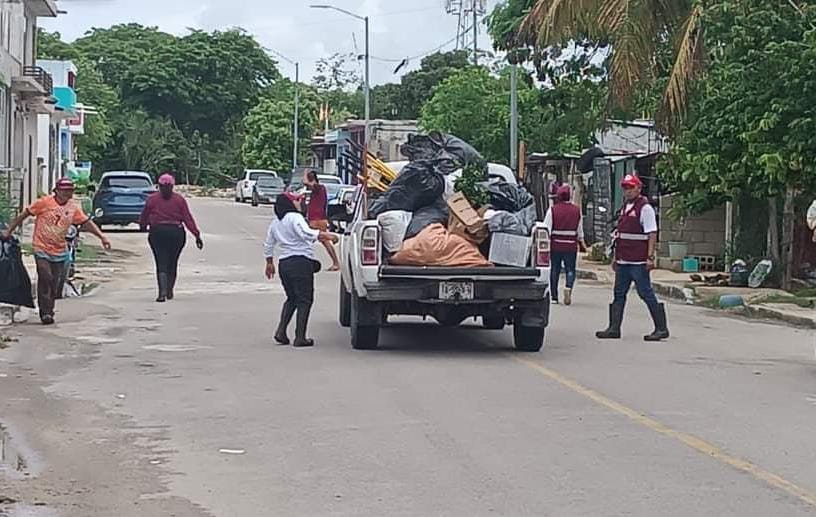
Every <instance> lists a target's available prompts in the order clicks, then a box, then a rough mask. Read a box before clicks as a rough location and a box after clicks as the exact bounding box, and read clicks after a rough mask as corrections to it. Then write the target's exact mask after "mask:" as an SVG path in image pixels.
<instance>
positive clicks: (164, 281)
mask: <svg viewBox="0 0 816 517" xmlns="http://www.w3.org/2000/svg"><path fill="white" fill-rule="evenodd" d="M169 284H170V278H169V277H168V276H167V273H159V296H158V298H156V301H157V302H158V303H164V302H166V301H167V286H168V285H169Z"/></svg>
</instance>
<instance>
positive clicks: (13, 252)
mask: <svg viewBox="0 0 816 517" xmlns="http://www.w3.org/2000/svg"><path fill="white" fill-rule="evenodd" d="M0 303H7V304H10V305H20V306H22V307H29V308H31V309H33V308H34V298H33V296H32V294H31V278H30V277H29V276H28V271H27V270H26V268H25V265H24V264H23V253H22V251H21V250H20V241H18V240H17V239H9V240H7V241H2V242H0Z"/></svg>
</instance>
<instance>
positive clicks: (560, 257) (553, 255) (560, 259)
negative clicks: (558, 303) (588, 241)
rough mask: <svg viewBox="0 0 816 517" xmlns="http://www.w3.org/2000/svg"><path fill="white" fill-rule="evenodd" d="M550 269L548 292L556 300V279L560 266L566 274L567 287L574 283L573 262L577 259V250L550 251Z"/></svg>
mask: <svg viewBox="0 0 816 517" xmlns="http://www.w3.org/2000/svg"><path fill="white" fill-rule="evenodd" d="M550 259H551V261H552V265H551V266H552V269H550V293H551V294H552V299H553V300H558V280H559V279H560V278H561V266H562V265H563V267H564V271H565V272H566V274H567V287H568V288H569V289H572V286H574V285H575V264H576V263H577V261H578V252H577V251H553V252H550Z"/></svg>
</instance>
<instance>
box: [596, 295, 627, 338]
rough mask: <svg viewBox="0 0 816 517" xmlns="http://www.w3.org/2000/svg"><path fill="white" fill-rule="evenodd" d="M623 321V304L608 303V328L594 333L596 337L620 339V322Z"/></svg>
mask: <svg viewBox="0 0 816 517" xmlns="http://www.w3.org/2000/svg"><path fill="white" fill-rule="evenodd" d="M622 323H623V305H621V304H615V303H613V304H610V305H609V328H607V329H606V330H600V331H598V332H596V333H595V337H597V338H598V339H620V337H621V324H622Z"/></svg>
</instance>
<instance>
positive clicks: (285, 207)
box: [264, 192, 337, 347]
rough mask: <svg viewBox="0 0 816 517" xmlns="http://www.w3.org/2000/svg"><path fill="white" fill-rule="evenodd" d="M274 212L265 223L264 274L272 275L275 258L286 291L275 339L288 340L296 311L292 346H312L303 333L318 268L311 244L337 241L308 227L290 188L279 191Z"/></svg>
mask: <svg viewBox="0 0 816 517" xmlns="http://www.w3.org/2000/svg"><path fill="white" fill-rule="evenodd" d="M275 215H276V216H277V218H276V219H275V220H274V221H272V224H271V225H269V231H268V232H267V236H266V242H265V243H264V256H265V257H266V277H267V278H268V279H270V280H271V279H272V278H273V277H274V276H275V273H276V270H275V258H277V259H278V269H280V277H281V283H282V284H283V289H284V291H286V301H285V302H284V304H283V309H282V310H281V320H280V324H279V325H278V329H277V331H275V341H277V342H278V344H281V345H288V344H289V343H290V341H289V336H288V335H287V329H288V327H289V323H290V322H291V321H292V317H293V316H294V314H295V311H297V322H296V328H295V342H294V346H296V347H307V346H314V341H313V340H311V339H309V338H307V337H306V331H307V327H308V325H309V313H310V312H311V310H312V303H313V302H314V274H315V272H317V271H318V270H319V269H320V263H319V262H318V261H317V260H315V256H314V246H315V243H316V242H317V241H321V242H337V237H336V236H334V235H332V234H330V233H328V232H324V231H319V230H313V229H311V228H309V224H308V223H307V222H306V219H305V218H304V217H303V214H301V211H300V196H298V195H297V194H294V193H292V192H287V193H286V194H281V195H280V196H278V198H277V199H276V200H275Z"/></svg>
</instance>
